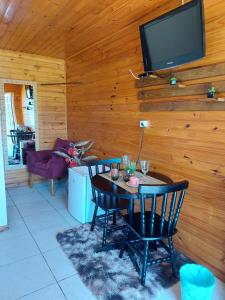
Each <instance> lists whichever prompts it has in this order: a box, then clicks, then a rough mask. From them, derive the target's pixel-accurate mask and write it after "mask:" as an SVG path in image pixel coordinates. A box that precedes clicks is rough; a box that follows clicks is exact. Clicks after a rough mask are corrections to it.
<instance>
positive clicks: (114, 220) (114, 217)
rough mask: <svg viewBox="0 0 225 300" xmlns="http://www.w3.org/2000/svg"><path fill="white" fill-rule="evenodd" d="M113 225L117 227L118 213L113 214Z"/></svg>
mask: <svg viewBox="0 0 225 300" xmlns="http://www.w3.org/2000/svg"><path fill="white" fill-rule="evenodd" d="M113 225H116V212H113Z"/></svg>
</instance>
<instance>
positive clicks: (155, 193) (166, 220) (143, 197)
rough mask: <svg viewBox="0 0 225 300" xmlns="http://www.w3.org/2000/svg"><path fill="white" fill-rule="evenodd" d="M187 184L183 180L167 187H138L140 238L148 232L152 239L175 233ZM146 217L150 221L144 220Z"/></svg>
mask: <svg viewBox="0 0 225 300" xmlns="http://www.w3.org/2000/svg"><path fill="white" fill-rule="evenodd" d="M188 184H189V183H188V181H186V180H184V181H181V182H176V183H173V184H167V185H145V184H141V185H139V188H138V192H139V193H140V213H141V233H142V236H145V235H146V233H147V232H148V236H149V235H150V237H152V238H162V237H168V236H172V235H173V234H174V233H175V229H176V225H177V221H178V218H179V215H180V210H181V206H182V204H183V201H184V196H185V191H186V189H187V188H188ZM149 201H150V210H149V207H147V206H148V203H149ZM147 211H149V213H148V214H146V212H147ZM146 216H148V218H150V220H146ZM156 218H157V220H156ZM146 226H149V228H146Z"/></svg>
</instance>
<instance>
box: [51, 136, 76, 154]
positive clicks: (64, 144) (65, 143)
mask: <svg viewBox="0 0 225 300" xmlns="http://www.w3.org/2000/svg"><path fill="white" fill-rule="evenodd" d="M71 143H74V141H69V140H63V139H60V138H57V139H56V142H55V147H54V150H55V151H59V150H62V149H65V150H66V151H67V150H68V149H69V148H70V144H71Z"/></svg>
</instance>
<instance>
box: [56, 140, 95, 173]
mask: <svg viewBox="0 0 225 300" xmlns="http://www.w3.org/2000/svg"><path fill="white" fill-rule="evenodd" d="M93 144H94V143H93V142H91V141H81V142H77V143H71V144H70V147H69V149H68V150H67V151H66V150H65V149H62V150H60V151H55V152H54V153H55V154H57V155H59V156H61V157H64V158H65V161H66V162H67V164H68V167H70V168H73V167H76V166H80V165H82V164H83V163H85V162H87V161H90V160H94V159H96V158H97V157H96V156H95V155H89V156H85V153H86V152H87V151H89V150H91V148H92V146H93Z"/></svg>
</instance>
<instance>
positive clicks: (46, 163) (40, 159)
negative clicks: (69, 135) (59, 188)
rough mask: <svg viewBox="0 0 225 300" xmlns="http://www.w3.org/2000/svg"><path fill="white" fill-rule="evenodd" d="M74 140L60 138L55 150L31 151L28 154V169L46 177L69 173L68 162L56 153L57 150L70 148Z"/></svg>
mask: <svg viewBox="0 0 225 300" xmlns="http://www.w3.org/2000/svg"><path fill="white" fill-rule="evenodd" d="M70 143H73V141H68V140H62V139H60V138H58V139H57V140H56V143H55V147H54V150H42V151H31V152H28V155H27V167H28V171H29V172H30V173H32V174H36V175H39V176H42V177H45V178H50V179H55V178H59V177H64V176H65V175H66V174H67V164H66V162H65V159H64V158H63V157H60V156H58V155H56V154H54V151H56V150H62V149H65V150H68V149H69V147H70Z"/></svg>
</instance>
